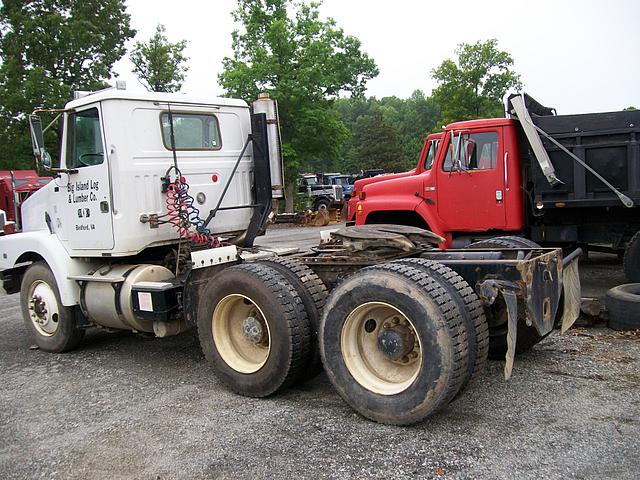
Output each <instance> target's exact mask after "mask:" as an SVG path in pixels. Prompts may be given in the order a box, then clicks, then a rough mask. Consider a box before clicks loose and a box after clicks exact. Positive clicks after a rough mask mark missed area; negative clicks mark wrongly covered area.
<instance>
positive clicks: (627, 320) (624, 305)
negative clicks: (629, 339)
mask: <svg viewBox="0 0 640 480" xmlns="http://www.w3.org/2000/svg"><path fill="white" fill-rule="evenodd" d="M605 303H606V305H607V310H608V311H609V327H610V328H613V329H614V330H636V329H639V328H640V283H627V284H625V285H618V286H617V287H613V288H612V289H610V290H609V291H608V292H607V296H606V298H605Z"/></svg>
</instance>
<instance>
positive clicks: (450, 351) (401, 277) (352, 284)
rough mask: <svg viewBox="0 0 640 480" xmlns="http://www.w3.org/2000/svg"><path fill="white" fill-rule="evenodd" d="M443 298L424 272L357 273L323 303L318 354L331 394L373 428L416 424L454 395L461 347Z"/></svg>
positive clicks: (394, 267)
mask: <svg viewBox="0 0 640 480" xmlns="http://www.w3.org/2000/svg"><path fill="white" fill-rule="evenodd" d="M462 323H463V320H462V318H461V316H460V314H459V312H458V309H457V306H456V304H455V302H454V301H453V300H452V299H451V296H450V295H449V294H448V293H447V291H446V290H445V289H444V288H443V287H442V286H441V285H440V284H439V283H438V282H437V281H435V280H434V279H433V278H430V277H429V276H428V275H427V274H426V273H425V272H424V271H422V270H418V269H417V268H414V267H413V266H410V265H403V264H399V263H387V264H382V265H377V266H373V267H368V268H364V269H362V270H360V271H358V272H356V273H354V274H353V275H351V276H349V277H347V278H346V279H345V280H344V281H342V282H341V283H340V284H339V285H338V286H337V287H336V288H335V289H334V290H333V291H332V292H331V294H330V295H329V299H328V300H327V305H326V307H325V310H324V314H323V317H322V321H321V323H320V352H321V355H322V361H323V363H324V366H325V371H326V372H327V375H328V377H329V379H330V381H331V383H332V384H333V385H334V387H335V388H336V390H337V392H338V394H339V395H340V396H341V397H342V398H343V399H344V400H345V401H346V402H347V403H348V404H349V405H351V407H352V408H354V409H355V410H356V411H358V412H359V413H360V414H362V415H363V416H365V417H367V418H370V419H372V420H375V421H378V422H381V423H388V424H397V425H407V424H412V423H416V422H419V421H421V420H423V419H424V418H426V417H427V416H428V415H430V414H431V413H433V412H434V411H436V410H437V409H438V407H440V406H441V405H443V404H446V402H447V400H448V399H450V398H453V396H455V394H456V393H457V392H458V391H459V389H460V386H461V385H462V382H463V380H464V378H465V376H466V372H467V357H468V354H469V352H468V339H467V338H466V337H465V330H464V327H463V325H462Z"/></svg>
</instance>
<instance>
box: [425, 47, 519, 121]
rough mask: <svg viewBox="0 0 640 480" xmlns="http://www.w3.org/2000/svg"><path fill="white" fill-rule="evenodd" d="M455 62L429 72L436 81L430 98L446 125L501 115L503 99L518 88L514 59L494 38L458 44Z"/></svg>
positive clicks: (449, 61) (446, 61)
mask: <svg viewBox="0 0 640 480" xmlns="http://www.w3.org/2000/svg"><path fill="white" fill-rule="evenodd" d="M456 55H457V57H458V58H457V62H456V61H453V60H451V59H447V60H445V61H444V62H442V63H441V64H440V66H439V67H438V68H435V69H434V70H432V72H431V76H432V77H433V78H434V79H435V80H436V81H437V82H438V87H437V88H435V89H434V90H433V98H434V100H435V101H436V102H437V103H438V104H439V105H440V109H441V111H442V117H443V120H444V121H445V123H450V122H453V121H458V120H469V119H474V118H484V117H501V116H503V107H502V97H503V96H504V94H505V93H506V92H507V91H508V90H509V89H520V88H522V83H521V82H520V76H519V75H518V74H516V73H515V72H513V71H512V70H511V67H512V66H513V59H512V58H511V55H509V54H508V53H507V52H504V51H501V50H498V41H497V40H496V39H491V40H487V41H486V42H480V41H478V42H476V43H475V44H473V45H469V44H465V43H463V44H460V45H458V48H457V49H456Z"/></svg>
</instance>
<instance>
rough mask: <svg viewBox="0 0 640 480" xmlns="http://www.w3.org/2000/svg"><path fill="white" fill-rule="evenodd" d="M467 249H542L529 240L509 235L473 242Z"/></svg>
mask: <svg viewBox="0 0 640 480" xmlns="http://www.w3.org/2000/svg"><path fill="white" fill-rule="evenodd" d="M467 248H542V247H541V246H540V245H538V244H537V243H536V242H534V241H533V240H529V239H528V238H524V237H518V236H516V235H509V236H504V237H495V238H487V239H486V240H479V241H477V242H473V243H472V244H470V245H469V246H468V247H467Z"/></svg>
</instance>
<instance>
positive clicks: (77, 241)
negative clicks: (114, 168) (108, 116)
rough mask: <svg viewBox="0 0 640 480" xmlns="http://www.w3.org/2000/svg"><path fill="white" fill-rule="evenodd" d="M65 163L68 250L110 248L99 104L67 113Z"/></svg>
mask: <svg viewBox="0 0 640 480" xmlns="http://www.w3.org/2000/svg"><path fill="white" fill-rule="evenodd" d="M64 151H65V154H64V157H65V163H66V167H67V168H68V169H76V170H77V173H71V174H69V183H68V184H67V186H66V200H67V201H66V204H65V207H66V208H64V213H63V215H62V216H63V218H64V225H65V228H66V230H67V239H68V242H69V246H70V247H71V248H72V249H78V250H110V249H112V248H113V244H114V242H113V224H112V217H111V215H112V214H111V209H112V207H111V203H112V202H111V189H110V186H109V162H108V158H107V152H106V148H105V143H104V131H103V128H102V115H101V112H100V107H99V105H93V106H89V107H88V108H85V109H83V110H76V111H75V112H73V113H71V114H69V116H68V121H67V133H66V144H65V148H64Z"/></svg>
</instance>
